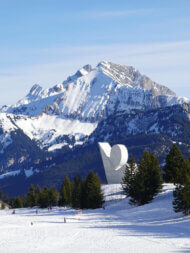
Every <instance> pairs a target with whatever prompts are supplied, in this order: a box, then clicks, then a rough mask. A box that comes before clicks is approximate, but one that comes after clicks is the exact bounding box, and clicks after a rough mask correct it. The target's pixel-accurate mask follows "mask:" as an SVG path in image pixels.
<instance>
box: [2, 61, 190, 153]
mask: <svg viewBox="0 0 190 253" xmlns="http://www.w3.org/2000/svg"><path fill="white" fill-rule="evenodd" d="M183 103H190V100H189V99H186V98H182V97H177V96H176V95H175V93H174V92H172V91H171V90H170V89H168V88H167V87H165V86H162V85H159V84H157V83H155V82H153V81H151V80H150V79H149V78H148V77H146V76H144V75H141V74H140V72H139V71H138V70H136V69H135V68H133V67H131V66H129V67H128V66H123V65H119V64H114V63H111V62H106V61H102V62H100V63H99V64H98V65H97V66H96V67H95V68H93V67H92V66H90V65H85V66H84V67H82V68H81V69H79V70H78V71H77V72H76V73H75V74H74V75H72V76H69V77H68V78H67V79H66V80H65V81H64V82H63V83H62V84H58V85H55V86H53V87H52V88H49V89H43V88H42V87H41V86H39V85H38V84H35V85H34V86H33V87H32V88H31V90H30V91H29V93H28V94H27V95H26V96H25V97H24V98H23V99H21V100H20V101H18V102H17V103H16V104H14V105H12V106H4V107H3V108H1V110H0V112H1V113H0V127H1V129H2V133H0V141H1V144H2V146H3V147H1V148H2V149H1V150H4V148H6V146H7V145H9V144H10V143H11V135H10V133H11V132H12V131H15V130H16V129H21V130H22V131H23V132H24V133H25V134H26V135H27V136H28V137H30V139H32V140H35V141H36V142H37V143H38V145H39V146H40V147H41V148H43V147H46V148H48V149H49V151H52V150H55V149H59V148H62V147H63V146H65V145H68V146H69V147H73V146H74V145H77V144H79V145H80V144H83V143H84V142H85V141H86V140H87V138H88V136H89V135H90V134H91V133H92V132H93V131H94V130H95V129H96V127H97V125H98V123H99V122H100V121H101V120H102V119H105V118H107V117H108V116H110V115H115V114H123V113H132V112H134V113H135V111H136V110H138V111H146V110H150V109H155V108H160V107H166V106H172V105H175V104H183ZM1 152H3V151H1Z"/></svg>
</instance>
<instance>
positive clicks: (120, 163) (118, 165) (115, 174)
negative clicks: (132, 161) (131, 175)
mask: <svg viewBox="0 0 190 253" xmlns="http://www.w3.org/2000/svg"><path fill="white" fill-rule="evenodd" d="M98 144H99V148H100V153H101V156H102V161H103V165H104V169H105V174H106V179H107V182H108V184H118V183H122V178H123V176H124V171H125V167H126V163H127V161H128V151H127V148H126V147H125V146H124V145H121V144H117V145H114V146H113V147H111V146H110V144H109V143H107V142H99V143H98Z"/></svg>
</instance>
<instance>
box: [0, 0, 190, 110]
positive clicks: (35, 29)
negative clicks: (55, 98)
mask: <svg viewBox="0 0 190 253" xmlns="http://www.w3.org/2000/svg"><path fill="white" fill-rule="evenodd" d="M102 60H107V61H112V62H115V63H119V64H125V65H132V66H134V67H136V68H137V69H138V70H139V71H140V72H141V73H143V74H145V75H147V76H149V77H150V78H151V79H152V80H154V81H156V82H158V83H160V84H163V85H166V86H168V87H169V88H171V89H172V90H173V91H175V92H176V93H177V94H178V95H180V96H186V97H189V98H190V70H189V68H190V1H189V0H180V1H179V0H159V1H152V0H143V1H142V0H133V1H131V0H117V1H116V0H96V1H92V0H80V1H78V0H70V1H67V0H30V1H26V0H6V1H5V0H0V88H1V92H0V105H4V104H12V103H15V102H16V101H17V100H19V99H20V98H22V97H23V96H25V95H26V94H27V93H28V91H29V89H30V88H31V87H32V86H33V85H34V84H35V83H38V84H40V85H41V86H43V87H44V88H46V87H51V86H53V85H55V84H57V83H62V81H63V80H65V78H66V77H67V76H68V75H71V74H73V73H75V72H76V71H77V69H79V68H80V67H82V66H83V65H85V64H87V63H89V64H91V65H93V66H96V65H97V64H98V62H100V61H102Z"/></svg>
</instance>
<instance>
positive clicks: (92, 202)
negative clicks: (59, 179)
mask: <svg viewBox="0 0 190 253" xmlns="http://www.w3.org/2000/svg"><path fill="white" fill-rule="evenodd" d="M85 192H86V208H91V209H95V208H100V207H102V204H103V203H104V200H103V194H102V192H101V184H100V181H99V178H98V177H97V176H96V175H95V174H94V172H93V171H91V172H90V173H89V174H88V176H87V177H86V182H85Z"/></svg>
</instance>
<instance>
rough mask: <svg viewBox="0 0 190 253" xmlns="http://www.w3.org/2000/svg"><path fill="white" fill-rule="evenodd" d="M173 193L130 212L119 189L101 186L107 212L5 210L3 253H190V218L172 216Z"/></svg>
mask: <svg viewBox="0 0 190 253" xmlns="http://www.w3.org/2000/svg"><path fill="white" fill-rule="evenodd" d="M172 190H173V186H172V185H169V184H167V185H165V186H164V189H163V192H162V193H161V194H159V195H158V196H157V197H156V198H155V200H154V201H153V202H152V203H150V204H147V205H144V206H141V207H132V206H130V205H129V204H128V200H127V199H124V196H123V195H122V192H121V189H120V185H107V186H103V192H104V194H105V199H106V204H105V209H97V210H86V211H83V213H82V214H80V215H78V214H77V211H76V210H72V209H69V208H53V210H52V211H48V210H47V209H43V210H42V209H39V212H38V214H36V213H35V210H36V209H16V214H14V215H13V214H12V210H2V211H0V252H1V253H9V252H11V253H13V252H14V253H17V252H18V253H30V252H31V253H42V252H43V253H47V252H54V253H60V252H64V253H65V252H72V253H73V252H77V253H79V252H81V253H82V252H83V253H84V252H96V253H98V252H104V253H105V252H109V253H111V252H114V253H117V252H118V253H120V252H125V253H126V252H127V253H131V252H146V253H147V252H153V253H156V252H159V253H163V252H190V216H189V217H183V216H182V214H180V213H178V214H176V213H174V212H173V209H172ZM64 217H65V218H66V221H67V222H66V223H64ZM31 222H33V225H31Z"/></svg>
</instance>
